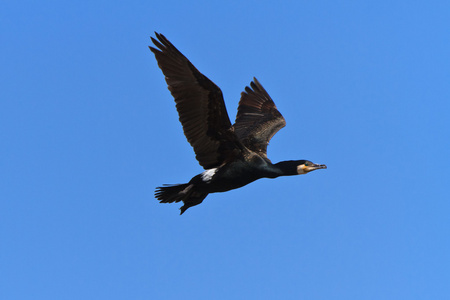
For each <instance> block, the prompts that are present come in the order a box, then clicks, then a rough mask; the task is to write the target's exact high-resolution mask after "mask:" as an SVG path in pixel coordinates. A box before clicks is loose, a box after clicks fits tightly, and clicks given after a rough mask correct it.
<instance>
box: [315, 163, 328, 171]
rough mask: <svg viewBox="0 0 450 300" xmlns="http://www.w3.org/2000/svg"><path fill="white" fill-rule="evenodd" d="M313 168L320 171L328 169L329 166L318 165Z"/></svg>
mask: <svg viewBox="0 0 450 300" xmlns="http://www.w3.org/2000/svg"><path fill="white" fill-rule="evenodd" d="M311 167H312V169H313V170H318V169H326V168H327V165H317V164H314V165H312V166H311Z"/></svg>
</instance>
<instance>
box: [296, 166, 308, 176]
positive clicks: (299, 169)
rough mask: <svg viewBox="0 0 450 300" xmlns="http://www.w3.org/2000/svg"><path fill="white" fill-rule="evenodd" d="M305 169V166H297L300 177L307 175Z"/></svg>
mask: <svg viewBox="0 0 450 300" xmlns="http://www.w3.org/2000/svg"><path fill="white" fill-rule="evenodd" d="M303 167H304V165H300V166H297V173H298V174H299V175H301V174H305V173H306V172H305V169H304V168H303Z"/></svg>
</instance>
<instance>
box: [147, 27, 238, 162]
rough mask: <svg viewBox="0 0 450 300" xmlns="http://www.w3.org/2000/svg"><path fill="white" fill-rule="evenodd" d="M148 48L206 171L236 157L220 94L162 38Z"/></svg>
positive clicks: (187, 136)
mask: <svg viewBox="0 0 450 300" xmlns="http://www.w3.org/2000/svg"><path fill="white" fill-rule="evenodd" d="M155 34H156V38H157V39H155V38H153V37H152V38H151V39H152V42H153V44H154V45H155V46H156V47H157V48H158V49H156V48H154V47H151V46H150V47H149V48H150V50H151V51H152V52H153V53H154V54H155V57H156V60H157V61H158V66H159V67H160V68H161V70H162V72H163V73H164V75H165V79H166V82H167V85H168V89H169V91H170V92H171V94H172V96H173V97H174V99H175V103H176V108H177V111H178V116H179V120H180V122H181V124H182V126H183V131H184V134H185V136H186V138H187V140H188V142H189V143H190V144H191V146H192V147H193V148H194V152H195V154H196V158H197V160H198V162H199V163H200V165H201V166H202V167H204V168H205V169H209V168H213V167H217V166H219V165H220V164H222V163H223V162H224V161H225V160H227V159H229V158H230V157H229V156H230V155H236V153H239V151H238V152H236V151H235V150H239V149H240V147H241V146H240V142H239V140H238V139H237V137H236V135H235V134H234V132H233V128H232V126H231V122H230V118H229V117H228V113H227V110H226V108H225V103H224V100H223V95H222V91H221V90H220V88H219V87H218V86H217V85H215V84H214V83H213V82H212V81H211V80H209V79H208V78H207V77H206V76H204V75H203V74H202V73H200V72H199V71H198V70H197V69H196V68H195V67H194V65H193V64H192V63H191V62H190V61H189V60H188V59H187V58H186V57H185V56H184V55H183V54H182V53H181V52H180V51H178V49H177V48H175V46H174V45H173V44H172V43H171V42H169V40H168V39H167V38H166V37H165V36H163V35H162V34H159V33H156V32H155Z"/></svg>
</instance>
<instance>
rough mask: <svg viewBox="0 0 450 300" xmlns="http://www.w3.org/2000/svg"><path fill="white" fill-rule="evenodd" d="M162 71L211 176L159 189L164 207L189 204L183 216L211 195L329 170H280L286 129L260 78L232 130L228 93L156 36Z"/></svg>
mask: <svg viewBox="0 0 450 300" xmlns="http://www.w3.org/2000/svg"><path fill="white" fill-rule="evenodd" d="M155 34H156V37H157V39H158V40H156V39H154V38H153V37H152V38H151V39H152V42H153V43H154V44H155V46H156V47H157V48H158V49H157V48H154V47H149V48H150V50H151V51H152V52H153V53H154V54H155V57H156V60H157V61H158V65H159V67H160V68H161V70H162V72H163V73H164V75H165V78H166V82H167V85H168V88H169V90H170V92H171V93H172V96H173V97H174V98H175V103H176V107H177V111H178V115H179V118H180V122H181V124H182V126H183V131H184V134H185V135H186V138H187V140H188V142H189V143H190V144H191V146H192V147H193V148H194V152H195V155H196V158H197V160H198V162H199V163H200V165H201V166H202V167H203V168H204V169H205V170H206V171H204V172H203V173H201V174H198V175H197V176H194V177H193V178H192V179H191V181H189V183H186V184H178V185H166V186H163V187H158V188H157V189H156V191H155V197H156V198H157V199H158V200H159V201H160V202H161V203H172V202H180V201H183V202H184V205H183V206H182V207H181V208H180V210H181V214H183V213H184V212H185V211H186V209H188V208H189V207H191V206H194V205H197V204H200V203H201V202H202V201H203V199H205V197H206V196H207V195H208V194H209V193H216V192H225V191H228V190H232V189H236V188H239V187H242V186H244V185H246V184H249V183H250V182H252V181H255V180H257V179H260V178H275V177H278V176H286V175H299V174H306V173H308V172H310V171H313V170H317V169H325V168H326V166H325V165H317V164H314V163H312V162H310V161H307V160H296V161H284V162H279V163H277V164H272V162H271V161H270V160H269V159H268V158H267V154H266V153H267V145H268V144H269V141H270V139H271V138H272V137H273V136H274V135H275V133H277V132H278V130H280V129H281V128H283V127H284V126H285V125H286V121H285V120H284V118H283V116H282V115H281V114H280V112H279V111H278V110H277V108H276V106H275V103H274V102H273V100H272V99H271V98H270V96H269V94H268V93H267V92H266V90H265V89H264V88H263V87H262V85H261V84H260V83H259V81H258V80H257V79H256V78H253V81H252V82H251V83H250V87H246V88H245V92H242V94H241V100H240V102H239V107H238V112H237V116H236V122H235V124H234V125H232V124H231V122H230V118H229V117H228V113H227V110H226V108H225V103H224V100H223V96H222V91H221V90H220V89H219V87H218V86H216V85H215V84H214V83H213V82H212V81H211V80H209V79H208V78H207V77H206V76H204V75H203V74H202V73H200V72H199V71H198V70H197V69H196V68H195V67H194V65H193V64H192V63H191V62H190V61H189V60H188V59H187V58H186V57H185V56H184V55H183V54H182V53H181V52H180V51H178V49H177V48H175V46H174V45H172V43H171V42H169V40H167V38H166V37H165V36H163V35H162V34H159V33H155Z"/></svg>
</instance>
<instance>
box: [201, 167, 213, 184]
mask: <svg viewBox="0 0 450 300" xmlns="http://www.w3.org/2000/svg"><path fill="white" fill-rule="evenodd" d="M216 172H217V168H213V169H208V170H206V171H204V172H203V173H202V180H203V181H205V182H209V181H211V179H212V178H213V176H214V174H216Z"/></svg>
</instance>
